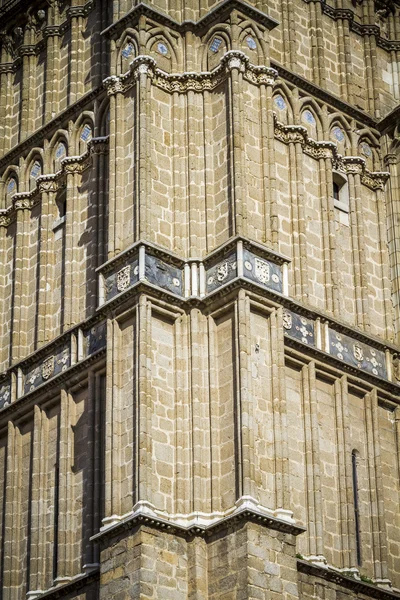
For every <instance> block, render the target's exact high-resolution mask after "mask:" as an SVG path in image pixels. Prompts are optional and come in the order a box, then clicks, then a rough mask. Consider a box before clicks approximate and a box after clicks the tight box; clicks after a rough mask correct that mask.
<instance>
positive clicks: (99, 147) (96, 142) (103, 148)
mask: <svg viewBox="0 0 400 600" xmlns="http://www.w3.org/2000/svg"><path fill="white" fill-rule="evenodd" d="M108 147H109V138H108V136H104V137H97V138H92V139H91V140H90V142H88V150H89V152H90V153H91V154H107V152H108Z"/></svg>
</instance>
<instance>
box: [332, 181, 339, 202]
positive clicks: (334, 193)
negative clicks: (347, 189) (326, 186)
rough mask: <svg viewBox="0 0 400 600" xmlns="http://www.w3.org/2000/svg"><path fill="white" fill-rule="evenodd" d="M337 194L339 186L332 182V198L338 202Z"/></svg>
mask: <svg viewBox="0 0 400 600" xmlns="http://www.w3.org/2000/svg"><path fill="white" fill-rule="evenodd" d="M339 192H340V188H339V185H338V184H337V183H335V182H333V197H334V199H335V200H339Z"/></svg>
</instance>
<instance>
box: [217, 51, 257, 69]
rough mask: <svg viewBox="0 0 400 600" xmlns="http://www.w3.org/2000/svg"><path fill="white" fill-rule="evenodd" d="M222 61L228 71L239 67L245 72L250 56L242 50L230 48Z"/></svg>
mask: <svg viewBox="0 0 400 600" xmlns="http://www.w3.org/2000/svg"><path fill="white" fill-rule="evenodd" d="M221 63H222V64H223V65H225V68H226V69H227V70H228V71H232V70H233V69H237V70H238V71H240V72H241V73H244V72H245V70H246V68H247V66H248V64H249V63H250V59H249V57H248V56H247V55H246V54H245V53H244V52H241V51H240V50H229V51H228V52H226V53H225V54H224V56H223V57H222V59H221Z"/></svg>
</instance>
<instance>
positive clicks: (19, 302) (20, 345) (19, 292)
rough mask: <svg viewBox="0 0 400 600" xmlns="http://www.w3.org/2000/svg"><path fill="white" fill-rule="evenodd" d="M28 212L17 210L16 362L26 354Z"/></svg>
mask: <svg viewBox="0 0 400 600" xmlns="http://www.w3.org/2000/svg"><path fill="white" fill-rule="evenodd" d="M29 219H30V211H29V210H28V209H26V208H22V209H19V210H17V224H16V236H15V262H14V264H15V267H14V294H13V295H14V299H13V301H14V310H13V317H14V318H13V323H12V361H17V360H19V359H21V358H23V356H25V354H26V343H27V331H26V325H27V324H26V301H27V282H26V279H27V274H28V264H29V260H28V250H29V238H28V239H27V236H28V232H29V229H27V227H28V225H29Z"/></svg>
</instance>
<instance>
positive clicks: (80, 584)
mask: <svg viewBox="0 0 400 600" xmlns="http://www.w3.org/2000/svg"><path fill="white" fill-rule="evenodd" d="M99 580H100V570H99V569H98V568H97V569H93V570H91V571H90V572H89V573H87V574H86V573H85V574H81V575H78V576H77V577H74V578H73V579H72V580H71V581H68V583H64V584H63V585H58V586H57V587H55V588H50V589H48V590H46V591H45V592H43V593H41V594H40V595H39V596H37V600H39V598H40V600H59V599H60V598H65V597H66V596H69V595H70V594H72V593H74V592H78V591H82V590H84V589H85V588H87V587H89V586H91V585H93V584H96V585H97V582H98V581H99ZM74 596H75V594H74Z"/></svg>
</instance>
